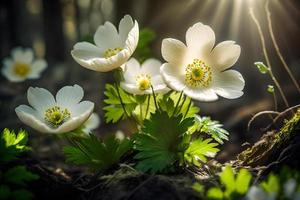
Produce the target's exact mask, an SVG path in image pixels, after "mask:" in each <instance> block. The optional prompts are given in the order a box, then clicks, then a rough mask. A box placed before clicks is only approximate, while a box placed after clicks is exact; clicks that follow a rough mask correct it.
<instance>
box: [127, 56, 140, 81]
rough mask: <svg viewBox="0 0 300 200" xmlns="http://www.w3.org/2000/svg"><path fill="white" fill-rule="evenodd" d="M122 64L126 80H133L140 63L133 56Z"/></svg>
mask: <svg viewBox="0 0 300 200" xmlns="http://www.w3.org/2000/svg"><path fill="white" fill-rule="evenodd" d="M124 66H125V68H124V79H125V80H126V82H129V81H130V82H133V81H134V82H135V76H136V75H137V74H138V73H139V72H140V70H141V66H140V63H139V62H138V61H137V60H136V59H135V58H130V60H129V61H128V62H126V63H125V65H124ZM132 78H133V80H132Z"/></svg>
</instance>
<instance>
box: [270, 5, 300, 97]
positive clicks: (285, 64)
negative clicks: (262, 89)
mask: <svg viewBox="0 0 300 200" xmlns="http://www.w3.org/2000/svg"><path fill="white" fill-rule="evenodd" d="M265 11H266V13H267V20H268V27H269V32H270V35H271V39H272V42H273V45H274V47H275V50H276V53H277V56H278V57H279V59H280V61H281V63H282V65H283V67H284V68H285V70H286V71H287V73H288V75H289V76H290V78H291V80H292V82H293V83H294V85H295V87H296V88H297V90H298V92H299V93H300V87H299V84H298V83H297V81H296V79H295V77H294V76H293V73H292V72H291V70H290V69H289V66H288V65H287V63H286V61H285V59H284V58H283V56H282V54H281V52H280V48H279V46H278V44H277V41H276V39H275V35H274V32H273V27H272V20H271V12H270V10H269V0H267V2H266V5H265Z"/></svg>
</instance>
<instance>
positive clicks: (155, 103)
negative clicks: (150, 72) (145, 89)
mask: <svg viewBox="0 0 300 200" xmlns="http://www.w3.org/2000/svg"><path fill="white" fill-rule="evenodd" d="M151 90H152V95H153V100H154V105H155V108H156V110H158V105H157V101H156V96H155V93H154V90H153V86H152V85H151Z"/></svg>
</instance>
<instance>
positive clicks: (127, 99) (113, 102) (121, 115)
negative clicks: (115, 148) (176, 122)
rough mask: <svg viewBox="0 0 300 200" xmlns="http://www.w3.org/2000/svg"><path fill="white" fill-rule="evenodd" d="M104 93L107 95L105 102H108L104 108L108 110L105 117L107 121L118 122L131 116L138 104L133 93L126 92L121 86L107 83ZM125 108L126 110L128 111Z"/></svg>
mask: <svg viewBox="0 0 300 200" xmlns="http://www.w3.org/2000/svg"><path fill="white" fill-rule="evenodd" d="M104 94H105V96H106V99H105V100H104V102H105V103H106V104H108V105H107V106H105V107H104V108H103V110H105V111H106V112H105V119H106V122H107V123H109V122H113V123H116V122H117V121H119V120H120V119H125V118H126V117H131V116H132V112H133V111H134V109H135V108H136V106H137V105H138V104H137V102H136V100H135V98H134V97H133V95H130V94H128V93H126V92H125V91H124V90H123V89H122V88H120V87H119V86H113V85H111V84H106V86H105V92H104ZM120 98H121V100H122V102H121V100H120ZM123 106H124V107H123ZM124 109H125V110H126V113H125V111H124ZM127 115H128V116H127Z"/></svg>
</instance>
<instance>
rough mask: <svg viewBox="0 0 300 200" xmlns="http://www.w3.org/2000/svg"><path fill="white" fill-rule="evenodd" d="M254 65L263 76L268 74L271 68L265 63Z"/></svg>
mask: <svg viewBox="0 0 300 200" xmlns="http://www.w3.org/2000/svg"><path fill="white" fill-rule="evenodd" d="M254 65H255V66H256V67H257V69H258V70H259V71H260V73H262V74H266V73H268V72H269V68H268V67H267V66H266V65H265V64H264V63H263V62H255V63H254Z"/></svg>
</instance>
